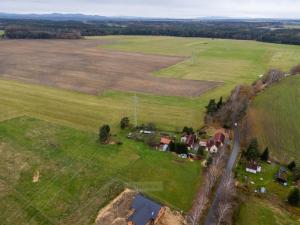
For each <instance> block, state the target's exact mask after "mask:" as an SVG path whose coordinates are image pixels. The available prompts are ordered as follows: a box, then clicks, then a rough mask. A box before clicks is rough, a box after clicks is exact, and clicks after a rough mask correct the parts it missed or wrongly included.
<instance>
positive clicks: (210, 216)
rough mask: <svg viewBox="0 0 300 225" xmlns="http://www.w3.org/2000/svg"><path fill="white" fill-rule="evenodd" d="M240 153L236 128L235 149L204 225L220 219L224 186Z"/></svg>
mask: <svg viewBox="0 0 300 225" xmlns="http://www.w3.org/2000/svg"><path fill="white" fill-rule="evenodd" d="M239 151H240V137H239V131H238V128H237V126H235V127H234V144H233V149H232V152H231V155H230V158H229V160H228V162H227V166H226V170H225V172H224V174H223V176H222V179H221V181H220V183H219V186H218V188H217V191H216V193H215V196H214V199H213V201H212V204H211V207H210V209H209V211H208V214H207V217H206V219H205V222H204V225H214V224H216V223H217V220H218V218H217V217H216V213H217V209H218V205H219V202H220V199H221V197H222V185H223V184H224V183H225V182H226V180H227V178H228V177H229V176H230V175H231V173H232V169H233V166H234V164H235V161H236V158H237V156H238V154H239Z"/></svg>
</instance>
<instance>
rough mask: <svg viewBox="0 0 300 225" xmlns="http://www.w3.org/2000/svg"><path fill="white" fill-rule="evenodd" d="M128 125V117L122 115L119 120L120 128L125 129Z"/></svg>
mask: <svg viewBox="0 0 300 225" xmlns="http://www.w3.org/2000/svg"><path fill="white" fill-rule="evenodd" d="M128 126H129V118H128V117H123V118H122V119H121V121H120V127H121V129H125V128H126V127H128Z"/></svg>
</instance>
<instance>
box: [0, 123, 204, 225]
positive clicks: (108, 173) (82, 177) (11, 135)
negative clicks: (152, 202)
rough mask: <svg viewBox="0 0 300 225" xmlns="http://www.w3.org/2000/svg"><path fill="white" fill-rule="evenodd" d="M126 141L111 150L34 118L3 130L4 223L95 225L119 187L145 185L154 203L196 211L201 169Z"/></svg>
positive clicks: (93, 139)
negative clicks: (193, 206) (194, 202)
mask: <svg viewBox="0 0 300 225" xmlns="http://www.w3.org/2000/svg"><path fill="white" fill-rule="evenodd" d="M120 138H121V140H122V141H123V145H120V146H119V145H106V146H103V145H100V144H98V143H97V135H95V134H94V133H88V132H83V131H79V130H76V129H72V128H67V127H62V126H59V125H55V124H52V123H48V122H43V121H41V120H37V119H32V118H29V117H19V118H16V119H12V120H7V121H5V122H2V123H0V152H1V157H0V167H1V169H0V190H1V192H0V196H1V204H0V211H1V215H0V221H1V223H4V224H89V223H90V222H92V221H93V220H94V219H95V218H96V214H97V211H98V210H99V208H100V207H101V206H103V204H105V203H106V202H107V200H109V199H108V197H113V196H115V195H116V194H117V193H118V191H120V189H119V188H117V187H118V186H116V184H117V183H119V182H122V183H126V184H128V185H129V186H130V184H131V183H132V182H142V187H144V188H145V189H144V190H143V192H144V193H146V194H148V195H150V196H151V197H152V198H154V199H157V200H159V201H161V202H163V203H166V204H167V205H170V206H173V207H175V208H178V209H182V210H188V209H189V208H190V207H191V204H192V200H193V197H194V193H195V191H196V189H197V188H198V185H199V183H200V177H199V173H200V170H201V166H200V164H199V163H198V162H190V161H188V160H182V159H179V158H177V156H173V155H172V154H169V153H162V152H157V151H153V150H151V149H149V148H147V147H146V146H145V145H143V144H141V143H136V142H133V141H130V140H128V139H126V138H122V136H120ZM36 171H39V173H40V178H39V181H38V182H37V183H34V182H33V176H34V174H35V173H36ZM143 182H155V183H157V182H158V184H159V185H158V188H159V189H158V190H156V191H155V190H147V187H148V185H147V183H146V184H144V185H143ZM150 188H153V187H150Z"/></svg>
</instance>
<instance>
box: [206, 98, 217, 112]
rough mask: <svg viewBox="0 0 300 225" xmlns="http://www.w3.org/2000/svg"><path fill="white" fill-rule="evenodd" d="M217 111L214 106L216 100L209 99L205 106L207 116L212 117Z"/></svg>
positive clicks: (215, 105)
mask: <svg viewBox="0 0 300 225" xmlns="http://www.w3.org/2000/svg"><path fill="white" fill-rule="evenodd" d="M217 109H218V106H217V104H216V100H215V99H211V100H210V101H209V103H208V105H207V106H206V110H207V114H209V115H212V114H214V113H215V112H216V111H217Z"/></svg>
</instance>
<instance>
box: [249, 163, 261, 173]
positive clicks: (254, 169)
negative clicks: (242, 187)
mask: <svg viewBox="0 0 300 225" xmlns="http://www.w3.org/2000/svg"><path fill="white" fill-rule="evenodd" d="M246 171H247V172H249V173H254V174H256V173H260V172H261V166H260V165H258V163H257V162H256V161H251V162H249V163H248V164H247V166H246Z"/></svg>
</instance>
